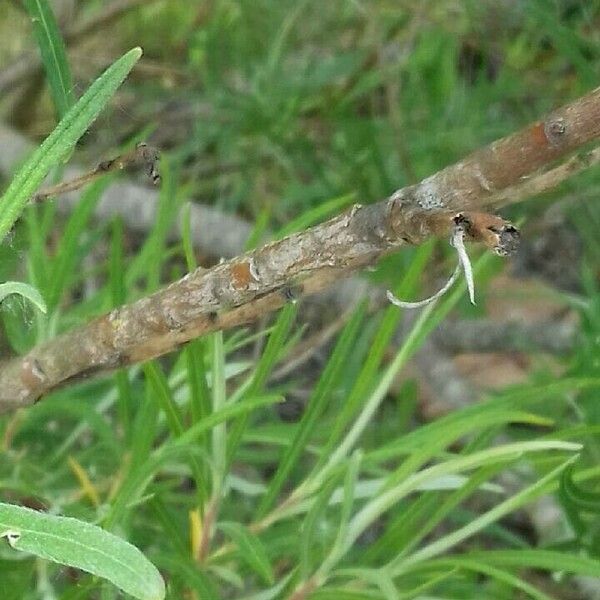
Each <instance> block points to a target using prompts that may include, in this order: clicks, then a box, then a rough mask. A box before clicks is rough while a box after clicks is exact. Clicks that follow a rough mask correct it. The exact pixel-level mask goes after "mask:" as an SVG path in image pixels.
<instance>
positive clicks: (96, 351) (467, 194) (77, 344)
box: [0, 88, 600, 410]
mask: <svg viewBox="0 0 600 600" xmlns="http://www.w3.org/2000/svg"><path fill="white" fill-rule="evenodd" d="M599 136H600V88H599V89H596V90H594V91H592V92H591V93H589V94H588V95H586V96H584V97H582V98H580V99H578V100H576V101H574V102H573V103H571V104H569V105H567V106H565V107H563V108H561V109H558V110H557V111H555V112H554V113H552V114H551V115H550V116H548V117H547V118H546V119H544V120H542V121H539V122H536V123H534V124H532V125H530V126H529V127H526V128H525V129H523V130H521V131H519V132H517V133H515V134H513V135H510V136H508V137H506V138H503V139H501V140H498V141H496V142H493V143H492V144H490V145H489V146H487V147H485V148H482V149H480V150H478V151H476V152H474V153H473V154H471V155H470V156H468V157H467V158H465V159H464V160H462V161H460V162H458V163H457V164H455V165H452V166H449V167H446V168H445V169H443V170H441V171H439V172H438V173H436V174H434V175H431V176H430V177H428V178H426V179H425V180H423V181H422V182H420V183H418V184H415V185H412V186H409V187H406V188H402V189H400V190H398V191H396V192H394V193H393V194H392V195H391V196H390V197H388V198H386V199H384V200H381V201H380V202H377V203H375V204H370V205H366V206H361V205H355V206H354V207H353V208H352V209H351V210H349V211H347V212H345V213H343V214H341V215H339V216H337V217H335V218H333V219H330V220H329V221H326V222H325V223H322V224H320V225H317V226H315V227H312V228H310V229H307V230H306V231H302V232H299V233H295V234H293V235H290V236H288V237H287V238H284V239H282V240H279V241H276V242H273V243H270V244H267V245H266V246H263V247H261V248H258V249H256V250H253V251H252V252H248V253H246V254H243V255H241V256H238V257H236V258H233V259H231V260H229V261H226V262H223V263H221V264H219V265H216V266H215V267H213V268H212V269H208V270H205V269H199V270H196V271H193V272H191V273H189V274H188V275H187V276H186V277H184V278H183V279H181V280H179V281H177V282H175V283H172V284H171V285H169V286H168V287H166V288H164V289H162V290H160V291H158V292H156V293H155V294H152V295H151V296H148V297H146V298H142V299H141V300H138V301H137V302H134V303H132V304H129V305H126V306H122V307H120V308H117V309H115V310H113V311H111V312H110V313H108V314H106V315H103V316H101V317H98V318H97V319H95V320H93V321H91V322H90V323H88V324H86V325H83V326H81V327H79V328H76V329H74V330H72V331H69V332H66V333H64V334H62V335H60V336H58V337H56V338H55V339H53V340H49V341H47V342H45V343H43V344H41V345H39V346H37V347H35V348H34V349H33V350H31V352H29V353H28V354H27V355H25V356H23V357H19V358H15V359H12V360H9V361H6V362H4V363H2V365H0V409H1V410H11V409H15V408H18V407H20V406H26V405H28V404H31V403H32V402H34V401H35V400H36V399H38V398H39V397H40V396H42V395H43V394H45V393H47V392H49V391H51V390H53V389H56V388H57V387H59V386H61V385H65V384H67V383H70V382H73V381H77V380H79V379H81V378H82V377H86V376H90V375H93V374H100V373H107V372H109V371H111V370H113V369H115V368H118V367H122V366H126V365H130V364H133V363H137V362H142V361H145V360H149V359H151V358H154V357H156V356H160V355H162V354H165V353H167V352H170V351H172V350H174V349H175V348H177V347H178V346H179V345H180V344H183V343H185V342H187V341H189V340H190V339H193V338H195V337H197V336H199V335H204V334H205V333H208V332H210V331H215V330H221V329H228V328H231V327H234V326H236V325H239V324H242V323H247V322H249V321H252V320H254V319H256V318H258V317H260V316H262V315H264V314H265V313H267V312H269V311H273V310H275V309H277V308H279V307H280V306H282V305H283V304H284V303H285V302H288V301H290V299H295V298H298V297H299V296H300V295H305V294H310V293H313V292H315V291H318V290H321V289H323V288H325V287H327V286H329V285H331V284H332V283H333V282H334V281H337V280H339V279H340V278H341V277H344V276H345V275H346V274H348V273H350V272H351V271H353V270H356V269H359V268H362V267H365V266H367V265H370V264H373V263H374V262H376V261H377V260H378V259H379V258H380V257H381V256H383V255H385V254H387V253H390V252H393V251H394V250H396V249H398V248H399V247H401V246H403V245H406V244H418V243H421V242H423V241H424V240H426V239H428V238H429V237H431V236H440V235H441V236H446V235H449V234H450V232H451V231H452V230H453V228H454V227H455V226H456V221H455V219H456V217H457V213H461V214H462V215H463V216H465V217H466V218H467V219H468V223H469V224H470V228H469V227H467V228H466V229H465V232H466V235H467V236H468V237H469V239H475V240H479V241H482V242H484V243H486V244H487V245H488V246H490V247H492V248H493V249H494V251H496V252H497V253H503V252H507V251H509V250H510V248H511V247H512V246H513V245H514V244H515V243H516V240H517V237H518V236H517V235H516V230H514V228H513V227H512V226H511V225H510V224H505V222H504V221H502V220H501V219H500V220H499V218H498V217H495V216H494V215H489V214H487V212H486V211H488V210H490V209H491V208H495V207H497V206H499V205H501V204H502V201H498V200H497V195H498V194H500V193H501V192H502V191H503V190H506V189H509V188H514V187H515V186H517V185H518V184H519V183H520V182H522V181H523V179H522V178H524V177H529V176H532V175H534V176H535V174H536V173H537V172H538V171H539V170H540V169H542V168H546V167H547V166H548V165H550V164H551V163H552V162H553V161H555V160H557V159H559V158H561V157H564V156H566V155H568V154H569V153H571V152H573V151H574V150H576V149H578V148H580V147H581V146H582V145H584V144H587V143H589V142H590V141H592V140H594V139H597V138H598V137H599Z"/></svg>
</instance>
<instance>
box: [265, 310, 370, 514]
mask: <svg viewBox="0 0 600 600" xmlns="http://www.w3.org/2000/svg"><path fill="white" fill-rule="evenodd" d="M364 315H365V308H364V306H361V307H359V309H358V310H356V311H355V312H354V315H353V316H352V319H350V321H348V323H347V324H346V326H345V327H344V330H343V331H342V333H341V335H340V337H339V339H338V341H337V344H336V346H335V349H334V350H333V353H332V355H331V358H330V359H329V362H328V363H327V366H326V367H325V370H324V372H323V374H322V375H321V377H320V379H319V381H318V383H317V385H316V386H315V389H314V391H313V393H312V395H311V397H310V400H309V402H308V406H307V408H306V411H305V412H304V416H303V417H302V420H301V421H300V427H299V429H298V431H297V433H296V435H295V437H294V441H293V443H292V444H291V445H290V446H288V447H287V448H286V449H285V453H284V455H283V457H282V458H281V461H280V463H279V466H278V467H277V472H276V473H275V475H274V476H273V478H272V480H271V483H270V485H269V489H268V490H267V493H266V494H265V495H264V496H263V499H262V501H261V503H260V506H259V508H258V517H261V516H264V515H265V514H266V512H267V510H268V509H269V508H270V507H271V506H272V504H273V502H274V501H275V499H276V498H277V495H278V494H279V492H280V490H281V488H282V486H283V484H284V482H285V480H286V479H287V478H288V477H289V475H290V473H291V472H292V470H293V468H294V466H295V465H296V464H297V462H298V460H299V459H300V455H301V453H302V452H303V451H304V448H305V446H306V443H307V442H308V439H309V437H310V435H311V434H312V433H313V431H314V428H315V426H316V424H317V422H318V419H319V417H320V416H321V414H322V413H323V410H324V408H325V403H326V401H327V399H328V398H329V394H330V393H331V391H332V389H333V388H334V386H335V383H336V382H337V380H338V377H339V375H340V373H341V372H342V369H343V367H344V365H345V362H346V359H347V357H348V355H349V353H350V352H351V351H352V348H353V344H354V341H355V339H356V336H357V335H358V331H359V329H360V324H361V323H362V321H363V318H364Z"/></svg>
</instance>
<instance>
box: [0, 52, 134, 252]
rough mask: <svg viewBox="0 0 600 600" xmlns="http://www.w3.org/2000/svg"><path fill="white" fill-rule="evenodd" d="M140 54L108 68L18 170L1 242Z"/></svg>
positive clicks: (2, 218)
mask: <svg viewBox="0 0 600 600" xmlns="http://www.w3.org/2000/svg"><path fill="white" fill-rule="evenodd" d="M141 55H142V50H141V49H140V48H134V49H133V50H130V51H129V52H128V53H127V54H125V55H124V56H122V57H121V58H120V59H119V60H117V61H116V62H115V63H114V64H113V65H111V66H110V67H109V68H108V69H106V71H105V72H104V73H103V74H102V75H101V76H100V77H99V78H98V79H97V80H96V81H95V82H94V83H93V84H92V85H91V86H90V87H89V88H88V90H87V91H86V92H85V94H84V95H83V96H82V97H81V99H80V100H79V101H78V102H77V104H75V106H73V108H71V109H70V110H69V111H68V112H67V114H66V115H65V116H64V118H63V119H62V120H61V122H60V123H59V124H58V125H57V127H56V129H55V130H54V131H53V132H52V133H51V134H50V135H49V136H48V137H47V138H46V139H45V140H44V142H43V143H42V145H41V146H40V147H39V148H37V150H35V151H34V152H33V154H32V155H31V156H30V157H29V159H28V160H27V161H26V162H25V164H24V165H23V166H22V167H21V168H20V169H19V171H18V172H17V174H16V175H15V176H14V178H13V180H12V182H11V183H10V185H9V186H8V189H7V190H6V192H5V193H4V195H3V196H2V198H0V241H2V240H3V239H4V237H5V236H6V234H7V233H8V231H9V230H10V229H11V227H12V226H13V225H14V223H15V221H16V220H17V219H18V217H19V215H20V214H21V211H22V210H23V208H24V207H25V205H26V204H27V202H28V201H29V200H30V199H31V197H32V196H33V194H34V193H35V191H36V190H37V189H38V187H39V186H40V184H41V183H42V181H43V180H44V178H45V177H46V175H47V174H48V172H49V171H50V169H51V168H52V167H54V166H56V165H58V164H59V163H60V161H61V160H62V158H63V157H64V156H65V155H66V154H67V153H68V152H69V151H70V150H71V149H72V148H73V147H74V146H75V144H76V143H77V141H78V140H79V138H80V137H81V136H82V135H83V134H84V133H85V132H86V131H87V129H88V128H89V126H90V125H91V124H92V123H93V121H94V120H95V119H96V117H97V116H98V114H99V113H100V111H101V110H102V109H103V108H104V106H106V104H107V103H108V101H109V100H110V98H111V97H112V95H113V94H114V93H115V91H116V90H117V88H118V87H119V86H120V85H121V83H123V81H124V79H125V77H127V75H128V74H129V72H130V71H131V69H132V68H133V66H134V65H135V63H136V62H137V61H138V60H139V59H140V57H141Z"/></svg>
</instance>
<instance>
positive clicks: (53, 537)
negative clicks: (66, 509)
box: [0, 504, 165, 600]
mask: <svg viewBox="0 0 600 600" xmlns="http://www.w3.org/2000/svg"><path fill="white" fill-rule="evenodd" d="M0 537H4V538H6V539H7V541H8V543H9V544H10V546H11V547H12V548H14V549H15V550H20V551H22V552H30V553H31V554H35V555H36V556H39V557H40V558H44V559H47V560H51V561H54V562H57V563H60V564H63V565H68V566H70V567H75V568H77V569H81V570H82V571H86V572H88V573H92V574H93V575H97V576H98V577H102V578H104V579H107V580H108V581H110V582H112V583H113V584H114V585H116V586H117V587H118V588H120V589H121V590H123V591H124V592H127V593H128V594H131V595H132V596H133V597H134V598H138V599H139V600H160V599H161V598H164V597H165V584H164V582H163V580H162V577H161V576H160V573H159V572H158V570H157V569H156V567H154V565H152V563H150V562H149V561H148V559H146V557H145V556H144V555H143V554H142V553H141V552H140V551H139V550H138V549H137V548H136V547H135V546H132V545H131V544H130V543H129V542H126V541H125V540H123V539H121V538H118V537H117V536H115V535H112V534H110V533H108V532H107V531H104V530H103V529H100V527H96V526H95V525H91V524H89V523H85V522H83V521H79V520H77V519H72V518H69V517H58V516H55V515H50V514H47V513H43V512H37V511H34V510H31V509H29V508H23V507H21V506H13V505H11V504H0Z"/></svg>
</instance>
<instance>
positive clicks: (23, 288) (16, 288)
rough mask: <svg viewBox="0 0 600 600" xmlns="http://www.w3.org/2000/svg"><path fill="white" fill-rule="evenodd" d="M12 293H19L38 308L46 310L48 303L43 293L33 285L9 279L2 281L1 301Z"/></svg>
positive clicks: (0, 284) (0, 287) (0, 286)
mask: <svg viewBox="0 0 600 600" xmlns="http://www.w3.org/2000/svg"><path fill="white" fill-rule="evenodd" d="M11 294H18V295H19V296H22V297H23V298H26V299H27V300H29V301H30V302H31V303H32V304H33V305H34V306H35V307H36V308H37V309H38V310H40V311H42V312H43V313H45V312H46V310H47V309H46V303H45V302H44V299H43V298H42V295H41V294H40V293H39V292H38V291H37V290H36V289H35V288H34V287H32V286H31V285H29V284H27V283H21V282H20V281H7V282H5V283H0V302H2V300H4V298H6V297H7V296H10V295H11Z"/></svg>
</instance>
